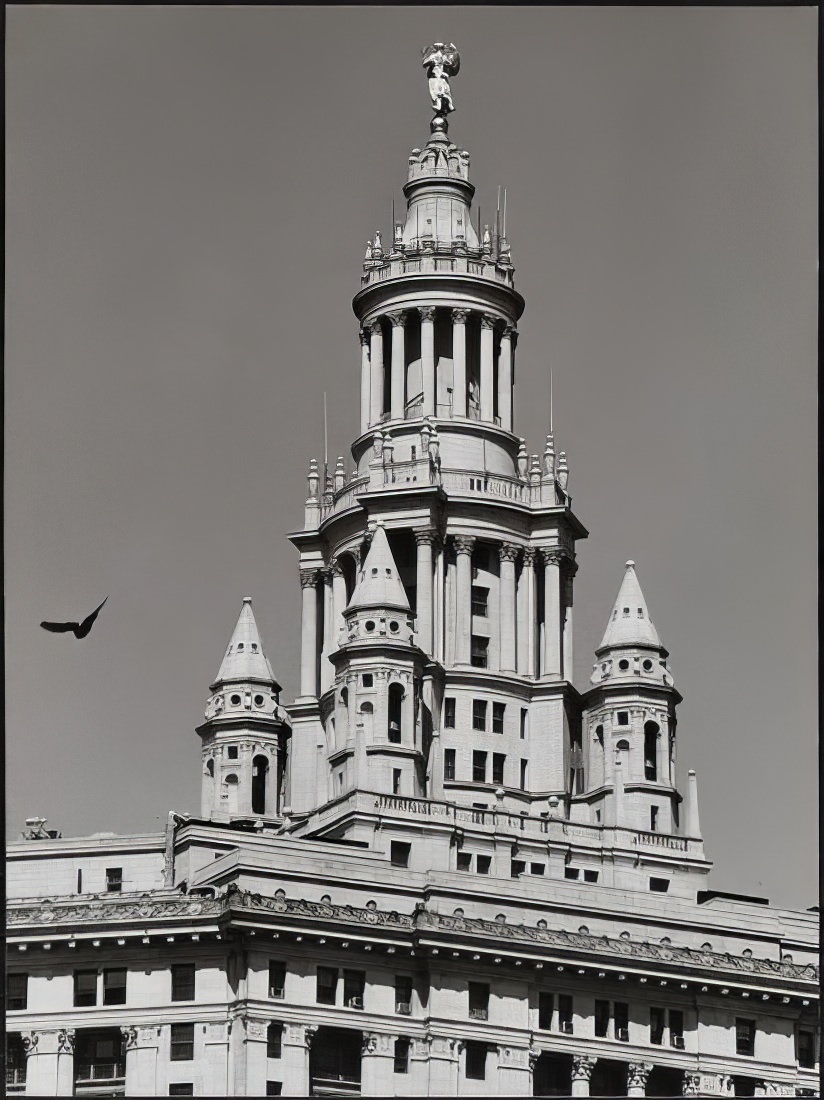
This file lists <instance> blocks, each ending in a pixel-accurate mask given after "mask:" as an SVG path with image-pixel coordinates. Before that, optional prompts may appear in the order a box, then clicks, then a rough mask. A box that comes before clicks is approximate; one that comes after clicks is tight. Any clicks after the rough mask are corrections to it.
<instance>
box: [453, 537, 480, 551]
mask: <svg viewBox="0 0 824 1100" xmlns="http://www.w3.org/2000/svg"><path fill="white" fill-rule="evenodd" d="M452 541H453V543H454V546H455V553H456V554H471V553H472V551H473V549H474V548H475V538H474V536H473V535H453V537H452Z"/></svg>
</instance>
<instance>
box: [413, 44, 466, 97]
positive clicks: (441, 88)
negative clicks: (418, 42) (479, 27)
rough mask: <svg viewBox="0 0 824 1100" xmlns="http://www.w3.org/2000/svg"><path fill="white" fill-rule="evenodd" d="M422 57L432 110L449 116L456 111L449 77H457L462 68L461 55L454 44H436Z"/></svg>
mask: <svg viewBox="0 0 824 1100" xmlns="http://www.w3.org/2000/svg"><path fill="white" fill-rule="evenodd" d="M422 55H423V56H422V60H421V64H422V65H423V67H424V68H425V69H426V75H427V77H428V78H429V98H430V100H431V101H432V109H433V110H434V111H437V113H438V114H439V115H447V114H449V112H450V111H454V110H455V106H454V104H453V102H452V90H451V88H450V87H449V77H450V76H455V75H457V73H458V71H459V69H460V67H461V55H460V54H459V53H458V51H457V50H456V49H455V46H454V43H452V42H450V43H448V44H447V43H445V42H434V43H433V44H432V45H431V46H427V47H426V49H425V50H423V51H422Z"/></svg>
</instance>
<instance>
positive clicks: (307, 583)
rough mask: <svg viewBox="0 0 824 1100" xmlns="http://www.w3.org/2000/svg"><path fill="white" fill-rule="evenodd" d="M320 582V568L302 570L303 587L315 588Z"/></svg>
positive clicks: (301, 580) (301, 581)
mask: <svg viewBox="0 0 824 1100" xmlns="http://www.w3.org/2000/svg"><path fill="white" fill-rule="evenodd" d="M317 582H318V570H317V569H301V571H300V586H301V588H313V587H314V585H316V584H317Z"/></svg>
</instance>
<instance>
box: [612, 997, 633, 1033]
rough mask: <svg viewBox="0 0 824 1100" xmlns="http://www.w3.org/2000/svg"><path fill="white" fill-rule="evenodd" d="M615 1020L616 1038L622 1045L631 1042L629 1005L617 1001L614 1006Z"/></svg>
mask: <svg viewBox="0 0 824 1100" xmlns="http://www.w3.org/2000/svg"><path fill="white" fill-rule="evenodd" d="M612 1014H613V1018H614V1020H615V1038H616V1039H618V1040H619V1041H620V1042H622V1043H628V1042H629V1005H627V1004H624V1003H623V1002H622V1001H616V1002H615V1004H614V1005H613V1006H612Z"/></svg>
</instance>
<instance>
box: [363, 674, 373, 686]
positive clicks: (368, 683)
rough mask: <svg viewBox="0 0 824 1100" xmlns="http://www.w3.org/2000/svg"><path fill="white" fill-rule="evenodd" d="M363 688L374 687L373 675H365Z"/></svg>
mask: <svg viewBox="0 0 824 1100" xmlns="http://www.w3.org/2000/svg"><path fill="white" fill-rule="evenodd" d="M363 686H364V687H365V688H371V686H372V673H371V672H364V674H363Z"/></svg>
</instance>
